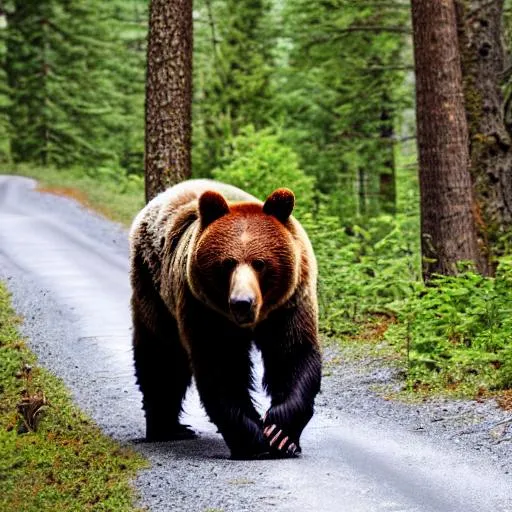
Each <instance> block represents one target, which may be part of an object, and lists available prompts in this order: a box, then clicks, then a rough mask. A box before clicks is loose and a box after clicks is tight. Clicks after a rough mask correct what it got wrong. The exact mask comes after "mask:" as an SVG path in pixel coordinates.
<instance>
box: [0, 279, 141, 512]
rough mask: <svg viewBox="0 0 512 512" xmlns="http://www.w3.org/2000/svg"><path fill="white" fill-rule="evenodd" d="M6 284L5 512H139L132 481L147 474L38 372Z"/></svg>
mask: <svg viewBox="0 0 512 512" xmlns="http://www.w3.org/2000/svg"><path fill="white" fill-rule="evenodd" d="M17 325H18V319H17V318H16V317H15V315H14V313H13V311H12V309H11V307H10V305H9V297H8V293H7V291H6V289H5V287H4V286H3V285H2V284H0V510H2V511H3V512H20V511H23V512H42V511H48V512H50V511H51V512H55V511H58V510H63V511H64V510H65V511H70V512H71V511H77V512H78V511H80V512H81V511H86V510H94V511H101V510H105V511H106V510H109V511H129V510H134V507H133V503H132V502H133V498H134V491H133V489H132V487H131V485H130V481H131V479H132V478H134V476H135V472H136V470H137V469H139V468H142V467H144V466H145V462H144V461H143V460H142V458H141V457H140V456H138V455H136V454H135V452H133V451H132V450H131V449H128V448H125V447H123V446H120V445H119V444H118V443H116V442H114V441H113V440H111V439H109V438H107V437H106V436H104V435H103V434H102V433H101V432H100V430H99V428H98V427H96V426H95V425H94V424H93V423H92V422H91V421H90V420H89V418H87V417H86V416H85V415H84V414H83V413H81V412H80V410H78V409H77V408H76V407H75V406H74V405H73V404H72V402H71V399H70V397H69V394H68V392H67V391H66V389H65V387H64V385H63V384H62V382H61V381H60V380H58V379H57V378H55V377H54V376H52V375H51V374H50V373H49V372H47V371H45V370H44V369H41V368H38V367H37V366H36V361H35V357H34V355H33V354H32V353H31V352H30V351H29V350H28V349H27V347H26V345H25V344H24V342H23V341H22V340H21V339H20V337H19V335H18V333H17Z"/></svg>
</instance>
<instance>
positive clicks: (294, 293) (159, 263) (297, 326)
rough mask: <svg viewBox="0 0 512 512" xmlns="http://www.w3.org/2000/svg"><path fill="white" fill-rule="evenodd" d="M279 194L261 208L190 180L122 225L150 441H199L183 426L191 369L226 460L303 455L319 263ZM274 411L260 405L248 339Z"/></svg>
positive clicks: (312, 387)
mask: <svg viewBox="0 0 512 512" xmlns="http://www.w3.org/2000/svg"><path fill="white" fill-rule="evenodd" d="M294 202H295V197H294V195H293V193H292V192H291V191H290V190H288V189H284V188H283V189H278V190H276V191H275V192H273V193H272V194H271V195H270V196H269V197H268V198H267V200H266V201H265V202H264V203H262V202H261V201H259V200H257V199H256V198H254V197H253V196H251V195H249V194H247V193H245V192H243V191H242V190H240V189H237V188H235V187H232V186H230V185H225V184H221V183H217V182H214V181H210V180H190V181H186V182H183V183H180V184H179V185H176V186H174V187H171V188H170V189H168V190H167V191H165V192H163V193H161V194H160V195H158V196H157V197H155V198H154V199H153V200H152V201H150V202H149V203H148V204H147V205H146V207H145V208H144V209H143V210H142V211H141V212H140V213H139V215H138V216H137V217H136V219H135V221H134V223H133V226H132V228H131V232H130V248H131V284H132V292H133V293H132V313H133V328H134V332H133V351H134V359H135V372H136V376H137V381H138V384H139V386H140V389H141V391H142V394H143V408H144V410H145V415H146V439H147V440H149V441H152V440H171V439H187V438H191V437H195V434H194V432H193V431H192V430H190V429H189V428H188V427H187V426H185V425H182V424H180V422H179V416H180V413H181V404H182V401H183V398H184V395H185V392H186V390H187V388H188V386H189V385H190V383H191V378H192V375H193V376H194V378H195V382H196V385H197V389H198V392H199V396H200V398H201V401H202V404H203V406H204V408H205V410H206V412H207V414H208V415H209V417H210V419H211V421H212V422H213V423H214V424H215V425H216V426H217V428H218V430H219V432H220V433H221V434H222V436H223V437H224V440H225V442H226V444H227V445H228V447H229V449H230V451H231V456H232V457H233V458H243V459H250V458H260V457H290V456H296V455H298V454H299V453H300V451H301V448H300V444H299V439H300V435H301V433H302V430H303V429H304V427H305V426H306V424H307V423H308V421H309V420H310V419H311V417H312V415H313V405H314V399H315V396H316V394H317V393H318V391H319V388H320V378H321V356H320V350H319V346H318V341H317V297H316V279H317V268H316V261H315V256H314V254H313V250H312V247H311V244H310V242H309V239H308V237H307V235H306V233H305V231H304V229H303V228H302V226H301V225H300V224H299V222H298V221H297V220H296V219H295V218H294V217H293V216H291V213H292V210H293V207H294ZM253 344H254V345H255V347H256V348H257V349H259V350H260V351H261V356H262V361H263V366H264V377H263V386H264V388H265V390H266V391H267V393H268V394H269V395H270V398H271V406H270V408H269V410H268V411H267V413H266V414H265V415H264V417H263V418H261V417H260V415H259V414H258V412H257V411H256V409H255V407H254V404H253V401H252V398H251V391H252V389H253V375H252V363H251V358H250V350H251V347H252V345H253Z"/></svg>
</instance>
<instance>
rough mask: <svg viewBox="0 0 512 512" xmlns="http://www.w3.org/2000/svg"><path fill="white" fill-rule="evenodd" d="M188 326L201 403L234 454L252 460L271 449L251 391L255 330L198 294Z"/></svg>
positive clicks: (188, 315) (190, 306)
mask: <svg viewBox="0 0 512 512" xmlns="http://www.w3.org/2000/svg"><path fill="white" fill-rule="evenodd" d="M182 325H183V326H184V332H185V333H186V339H187V340H188V343H189V345H190V349H191V359H192V362H193V366H194V377H195V380H196V384H197V389H198V392H199V396H200V398H201V402H202V403H203V405H204V408H205V410H206V413H207V414H208V416H209V417H210V419H211V421H212V422H213V423H214V424H215V425H216V426H217V428H218V429H219V432H220V433H221V434H222V436H223V438H224V440H225V442H226V444H227V445H228V447H229V449H230V451H231V456H232V458H236V459H252V458H257V457H260V456H263V455H264V454H266V453H268V452H269V446H268V443H267V442H266V441H265V439H264V437H263V432H262V422H261V419H260V415H259V414H258V412H257V411H256V409H255V408H254V404H253V402H252V398H251V395H250V391H251V390H252V388H253V378H252V364H251V360H250V348H251V343H252V342H251V338H252V333H251V332H249V331H247V330H243V329H239V328H237V327H235V326H234V325H232V324H231V323H230V322H229V321H228V320H225V319H223V318H220V317H219V314H218V313H215V312H213V311H212V310H210V309H208V308H206V307H205V306H203V305H201V304H199V303H197V301H194V300H193V299H189V301H188V306H187V308H184V309H183V324H182Z"/></svg>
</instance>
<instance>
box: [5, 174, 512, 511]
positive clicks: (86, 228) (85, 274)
mask: <svg viewBox="0 0 512 512" xmlns="http://www.w3.org/2000/svg"><path fill="white" fill-rule="evenodd" d="M127 272H128V243H127V234H126V230H125V229H123V228H122V227H120V226H118V225H116V224H113V223H111V222H109V221H107V220H105V219H103V218H101V217H99V216H98V215H96V214H94V213H91V212H90V211H88V210H86V209H84V208H83V207H81V206H80V205H78V204H76V203H74V202H73V201H71V200H69V199H66V198H62V197H57V196H52V195H48V194H41V193H38V192H37V191H36V190H35V183H34V182H33V181H32V180H29V179H26V178H20V177H8V176H0V279H3V280H4V281H6V282H7V284H8V287H9V289H10V291H11V292H12V294H13V301H14V306H15V308H16V310H17V311H18V312H19V313H20V314H21V315H23V317H24V319H25V322H24V327H23V332H24V334H25V335H26V336H27V337H28V339H29V343H30V345H31V347H32V349H33V350H34V351H35V353H36V354H37V355H38V357H39V360H40V362H41V363H42V364H43V365H44V366H46V367H48V368H49V369H50V370H52V371H53V372H54V373H55V374H57V375H58V376H60V377H61V378H62V379H63V380H64V381H65V383H66V384H67V385H68V387H69V388H70V389H71V391H72V393H73V396H74V398H75V400H76V402H77V403H78V404H79V405H80V406H81V407H82V408H83V409H84V410H85V411H86V412H88V413H89V414H90V415H91V416H92V417H93V418H94V419H95V421H96V422H97V423H98V424H99V425H100V426H101V427H102V429H103V430H104V431H105V432H106V433H107V434H109V435H111V436H112V437H114V438H116V439H118V440H120V441H121V442H123V443H133V444H134V446H135V447H136V449H137V450H140V451H141V452H142V453H143V455H144V456H146V457H147V458H148V459H149V461H150V463H151V468H150V469H148V470H145V471H142V472H141V473H140V475H139V476H138V478H137V479H136V482H135V485H136V487H137V489H138V491H139V493H140V505H142V506H145V507H147V509H148V510H151V511H154V512H157V511H166V512H168V511H179V512H187V511H191V512H196V511H197V512H204V511H206V510H209V509H215V510H222V511H224V512H245V511H251V512H260V511H261V512H263V511H265V512H268V511H269V510H273V511H278V512H285V511H290V512H292V511H293V512H301V511H309V512H310V511H320V512H331V511H333V512H340V511H346V512H359V511H360V512H384V511H386V512H426V511H428V512H431V511H432V512H433V511H436V512H459V511H460V512H476V511H478V512H486V511H489V512H490V511H492V512H500V511H501V512H505V511H508V512H512V476H511V475H510V471H511V469H512V448H511V445H512V441H511V437H512V421H507V420H511V418H512V414H511V413H510V412H509V413H508V414H507V413H506V412H504V411H501V410H499V409H498V408H497V407H496V406H495V404H494V403H493V402H491V401H490V402H485V403H476V402H463V401H461V402H453V401H443V400H438V401H432V402H428V403H424V404H421V405H404V404H397V403H393V402H389V401H386V400H384V399H382V398H379V397H378V396H376V395H375V394H374V393H373V392H372V391H371V389H372V386H373V385H375V384H386V383H390V382H395V381H396V382H397V383H398V382H399V381H398V380H397V376H396V375H395V374H394V373H393V371H392V370H389V369H385V368H381V367H380V366H379V365H378V364H376V363H375V362H372V361H370V360H368V361H366V362H365V363H364V364H358V365H355V364H353V363H347V364H342V365H341V366H339V367H335V368H334V369H332V370H331V371H330V375H329V376H328V377H325V378H324V382H323V393H322V394H321V395H320V397H319V399H318V407H317V414H316V415H315V417H314V419H313V420H312V422H311V423H310V425H309V426H308V427H307V428H306V431H305V433H304V437H303V443H302V444H303V451H304V455H303V456H302V457H301V458H300V459H295V460H280V461H253V462H247V461H245V462H244V461H231V460H229V459H228V458H227V457H228V451H227V449H226V447H225V446H224V444H223V441H222V439H221V438H220V436H219V435H218V434H217V433H216V431H215V428H214V427H213V426H212V425H211V424H210V423H209V422H208V421H207V419H206V418H205V416H204V413H203V412H202V410H201V408H200V405H199V401H198V398H197V395H196V393H195V392H194V390H191V392H190V393H189V395H188V397H187V403H186V407H185V410H186V413H187V414H186V417H185V418H184V419H185V422H186V423H189V424H191V425H192V426H193V427H194V428H195V430H197V431H198V432H199V433H200V438H199V439H197V440H194V441H186V442H175V443H156V444H146V443H138V442H135V441H136V440H137V439H140V438H141V437H142V436H143V427H144V421H143V414H142V411H141V406H140V403H141V397H140V394H139V391H138V389H137V388H136V386H135V380H134V376H133V368H132V360H131V348H130V314H129V293H130V291H129V284H128V275H127ZM337 355H338V356H339V354H337ZM258 397H261V394H259V395H258ZM260 401H261V403H262V408H263V407H264V405H265V399H264V398H261V400H260Z"/></svg>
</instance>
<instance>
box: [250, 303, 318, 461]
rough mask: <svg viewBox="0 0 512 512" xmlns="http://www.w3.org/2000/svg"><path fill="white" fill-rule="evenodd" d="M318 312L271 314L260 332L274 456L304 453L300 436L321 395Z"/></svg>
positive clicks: (268, 431) (266, 426)
mask: <svg viewBox="0 0 512 512" xmlns="http://www.w3.org/2000/svg"><path fill="white" fill-rule="evenodd" d="M314 311H315V309H314V308H313V307H308V305H307V304H301V306H300V307H296V308H286V309H282V310H278V311H276V312H275V313H272V314H271V315H270V316H269V318H268V319H267V320H266V321H265V322H264V323H263V324H262V325H261V326H259V327H258V328H257V329H256V332H255V340H256V345H257V346H258V347H259V348H260V350H261V354H262V359H263V365H264V367H265V374H264V378H263V384H264V386H265V388H266V389H267V391H268V393H269V394H270V397H271V400H272V402H271V406H270V409H269V410H268V411H267V413H266V415H265V417H264V435H265V437H266V439H267V440H268V442H269V443H270V444H271V447H272V451H273V452H274V453H275V452H277V453H279V454H281V455H283V456H286V455H295V454H298V453H300V444H299V440H300V435H301V434H302V431H303V429H304V427H305V426H306V425H307V423H308V422H309V420H310V419H311V417H312V416H313V407H314V400H315V396H316V394H317V393H318V391H319V390H320V379H321V366H322V364H321V356H320V351H319V348H318V344H317V327H316V318H315V316H314V313H313V312H314Z"/></svg>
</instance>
